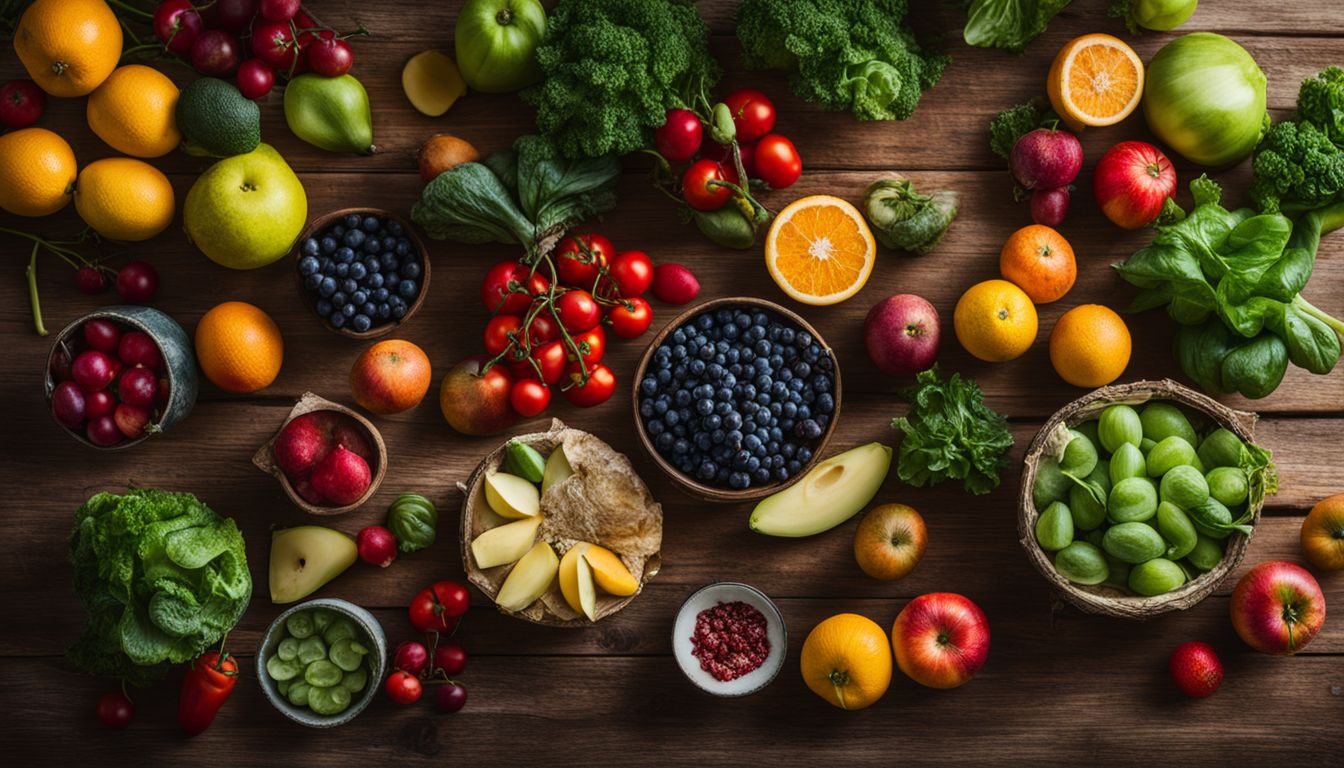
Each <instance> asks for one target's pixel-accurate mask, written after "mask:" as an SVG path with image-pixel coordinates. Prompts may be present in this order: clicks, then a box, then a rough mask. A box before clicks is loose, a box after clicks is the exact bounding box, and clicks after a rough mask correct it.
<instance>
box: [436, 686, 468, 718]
mask: <svg viewBox="0 0 1344 768" xmlns="http://www.w3.org/2000/svg"><path fill="white" fill-rule="evenodd" d="M438 688H439V689H438V690H437V691H435V692H434V703H435V704H436V705H437V706H438V708H439V711H441V712H457V711H458V710H460V709H462V708H463V707H465V706H466V705H467V689H466V688H464V687H462V684H461V683H444V684H443V685H440V686H439V687H438Z"/></svg>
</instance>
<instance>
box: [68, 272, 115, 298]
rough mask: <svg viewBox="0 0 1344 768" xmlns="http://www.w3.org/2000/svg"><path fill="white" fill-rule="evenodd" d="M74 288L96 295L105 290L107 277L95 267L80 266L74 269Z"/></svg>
mask: <svg viewBox="0 0 1344 768" xmlns="http://www.w3.org/2000/svg"><path fill="white" fill-rule="evenodd" d="M75 288H77V289H78V290H79V292H80V293H85V294H88V295H89V296H97V295H98V294H100V293H102V292H103V291H106V290H107V278H106V277H105V276H104V275H103V271H102V270H101V269H98V268H97V267H80V268H79V269H77V270H75Z"/></svg>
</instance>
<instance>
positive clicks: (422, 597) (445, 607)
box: [408, 368, 494, 632]
mask: <svg viewBox="0 0 1344 768" xmlns="http://www.w3.org/2000/svg"><path fill="white" fill-rule="evenodd" d="M490 370H494V369H493V368H491V369H490ZM470 606H471V596H470V595H468V594H467V588H466V587H464V586H462V585H461V584H458V583H457V582H455V581H440V582H437V583H435V584H434V585H433V586H430V587H426V588H424V589H422V590H420V591H419V592H417V593H416V595H415V598H414V599H413V600H411V605H410V608H409V609H408V610H409V613H410V616H411V626H413V627H415V628H416V629H417V630H419V631H421V632H448V631H450V630H451V629H452V628H453V627H455V626H457V619H458V618H459V617H460V616H462V614H464V613H466V612H467V608H469V607H470Z"/></svg>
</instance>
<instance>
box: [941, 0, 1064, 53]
mask: <svg viewBox="0 0 1344 768" xmlns="http://www.w3.org/2000/svg"><path fill="white" fill-rule="evenodd" d="M1069 2H1070V0H975V1H974V2H972V3H971V7H970V10H968V11H967V13H966V28H965V29H964V30H963V31H962V36H963V37H964V38H965V39H966V42H967V43H969V44H970V45H975V46H979V47H981V48H1003V49H1005V50H1009V51H1012V52H1013V53H1021V52H1022V51H1023V50H1024V49H1025V48H1026V47H1027V43H1030V42H1031V41H1032V40H1034V39H1036V36H1037V35H1039V34H1041V33H1042V32H1044V31H1045V27H1046V25H1048V24H1049V23H1050V20H1051V19H1053V18H1054V17H1055V14H1057V13H1059V12H1060V11H1061V10H1063V9H1064V7H1065V6H1067V5H1068V4H1069Z"/></svg>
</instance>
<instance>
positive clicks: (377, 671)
mask: <svg viewBox="0 0 1344 768" xmlns="http://www.w3.org/2000/svg"><path fill="white" fill-rule="evenodd" d="M312 608H326V609H328V610H330V611H335V612H336V613H339V614H340V615H342V616H345V617H346V618H348V619H350V620H351V621H353V622H355V626H357V627H359V629H360V631H361V632H363V633H364V634H365V636H367V637H368V639H369V645H370V650H369V656H368V658H369V682H368V685H366V686H364V690H363V692H361V693H360V695H359V698H357V699H353V700H352V701H351V702H350V706H349V707H347V708H346V710H345V711H344V712H342V713H340V714H339V715H319V714H317V713H316V712H314V711H313V710H311V709H309V708H307V707H296V706H294V705H293V704H290V703H289V700H288V699H286V698H285V697H284V696H281V695H280V689H279V688H278V687H276V683H275V681H274V680H272V679H271V676H270V675H268V674H266V660H267V659H269V658H270V657H271V654H273V653H275V649H276V647H278V646H279V645H280V641H281V640H282V639H283V633H282V632H281V628H282V627H283V626H284V623H285V620H286V619H288V618H289V617H290V616H292V615H294V614H296V613H298V612H299V611H306V610H309V609H312ZM256 666H257V680H259V681H260V682H261V692H262V693H263V694H265V696H266V700H267V701H269V702H271V706H273V707H275V708H276V709H278V710H280V713H281V714H283V715H284V716H285V717H288V718H289V719H290V720H293V721H294V722H296V723H299V724H301V725H306V726H308V727H309V728H335V727H336V726H338V725H345V724H346V723H348V722H350V721H351V720H354V719H355V716H356V715H358V714H359V713H360V712H363V711H364V708H365V707H367V706H369V702H371V701H373V697H374V696H376V695H378V691H379V690H380V689H381V688H382V687H383V685H382V683H383V673H384V672H386V671H387V635H386V634H384V633H383V627H382V625H381V624H379V623H378V620H377V619H375V618H374V617H373V614H371V613H369V612H368V611H366V610H364V609H363V608H360V607H359V606H358V605H355V604H354V603H352V602H350V601H348V600H341V599H338V598H334V597H319V598H317V599H316V600H309V601H308V602H306V603H299V604H298V605H294V606H291V607H290V608H289V609H288V610H286V611H285V612H284V613H282V614H280V615H279V616H277V617H276V619H275V621H272V622H271V625H270V626H269V627H267V628H266V634H265V635H263V636H262V638H261V645H259V646H257V655H256Z"/></svg>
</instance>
